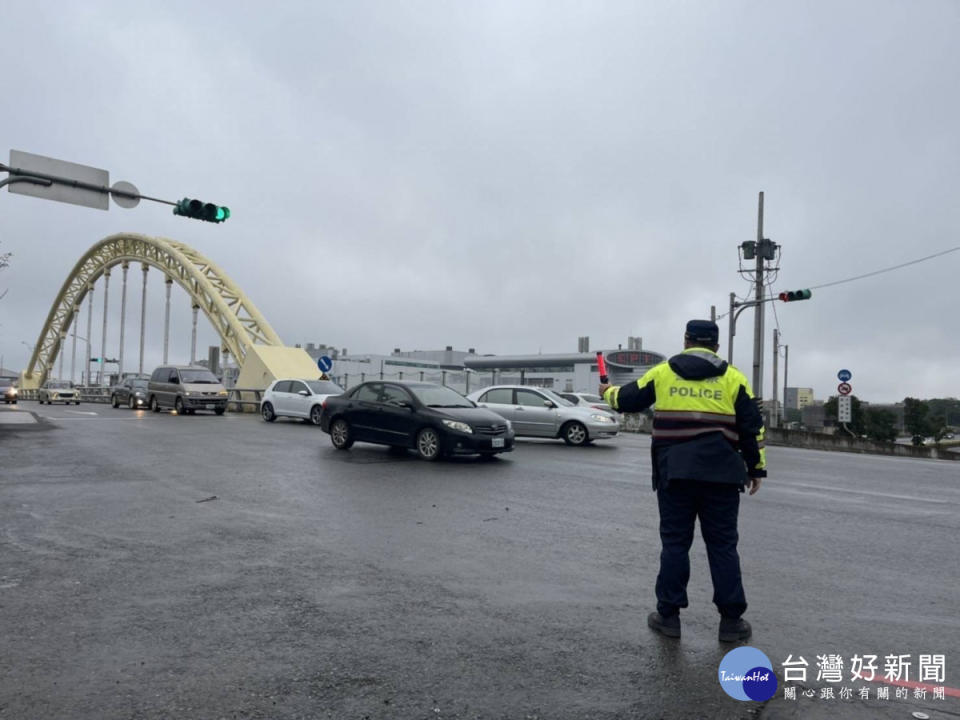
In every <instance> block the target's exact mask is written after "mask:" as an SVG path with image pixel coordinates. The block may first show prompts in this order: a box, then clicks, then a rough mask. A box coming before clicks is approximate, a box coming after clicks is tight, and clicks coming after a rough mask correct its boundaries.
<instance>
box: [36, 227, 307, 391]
mask: <svg viewBox="0 0 960 720" xmlns="http://www.w3.org/2000/svg"><path fill="white" fill-rule="evenodd" d="M137 263H139V264H140V265H141V269H142V272H143V290H142V299H141V303H140V356H139V363H138V371H139V372H140V373H143V372H144V368H143V348H144V329H145V323H146V297H147V273H148V272H149V269H150V268H151V267H153V268H157V269H158V270H160V271H161V272H162V273H163V274H164V276H165V283H166V311H165V320H164V341H163V362H164V363H166V362H168V358H167V354H168V353H167V351H168V345H169V328H170V290H171V287H172V285H173V283H177V284H178V285H179V286H180V287H181V288H183V289H184V290H185V291H186V292H187V294H188V295H189V296H190V299H191V302H192V305H193V338H192V345H191V351H190V358H191V362H193V360H194V358H195V354H196V338H197V314H198V313H199V311H200V310H202V311H203V313H204V315H206V317H207V319H208V320H209V321H210V324H211V325H212V326H213V328H214V329H215V330H216V331H217V332H218V333H219V335H220V339H221V343H222V345H221V347H222V349H223V352H224V354H225V355H226V354H228V353H229V354H230V355H232V356H233V358H234V361H235V362H236V364H237V366H238V367H239V368H240V374H239V376H238V378H237V386H238V387H242V388H249V389H263V388H265V387H266V386H267V385H269V384H270V383H271V382H272V381H273V380H274V379H276V378H277V377H280V376H294V377H313V376H316V375H319V370H318V369H317V366H316V365H315V364H314V362H313V360H312V359H311V358H310V356H309V355H307V353H306V352H305V351H304V350H303V349H301V348H294V347H286V346H284V344H283V343H282V342H281V340H280V337H279V336H278V335H277V333H276V332H275V331H274V329H273V328H272V327H270V323H268V322H267V320H266V318H264V317H263V315H261V314H260V311H259V310H257V308H256V306H255V305H254V304H253V302H252V301H251V300H250V299H249V298H248V297H247V296H246V295H245V294H244V293H243V291H242V290H240V288H239V287H237V285H236V283H234V282H233V280H231V279H230V278H229V277H228V276H227V274H226V273H224V272H223V270H221V269H220V268H219V267H217V266H216V265H215V264H214V263H213V262H211V261H210V260H209V259H207V258H206V257H204V256H203V255H201V254H200V253H198V252H197V251H196V250H194V249H193V248H191V247H189V246H188V245H184V244H183V243H180V242H175V241H173V240H168V239H166V238H157V237H148V236H146V235H138V234H133V233H120V234H117V235H111V236H110V237H107V238H104V239H103V240H101V241H100V242H98V243H96V244H95V245H93V247H91V248H90V249H89V250H87V252H86V253H84V255H83V257H81V258H80V260H79V261H78V262H77V264H76V265H74V267H73V270H71V272H70V275H69V276H68V277H67V279H66V281H65V282H64V283H63V286H62V287H61V288H60V292H59V293H58V294H57V297H56V300H54V302H53V306H52V307H51V308H50V312H49V314H48V315H47V319H46V322H44V324H43V330H41V332H40V337H39V338H38V339H37V343H36V345H35V346H34V350H33V354H32V355H31V357H30V362H29V364H28V365H27V369H26V370H24V372H23V373H22V376H21V378H20V387H21V388H24V389H31V388H38V387H40V385H42V384H43V383H44V382H45V381H46V380H47V378H48V377H49V376H50V375H51V371H52V370H53V367H54V363H55V361H56V360H57V358H58V357H59V360H60V370H59V373H57V375H58V377H61V378H62V377H63V357H64V354H65V353H64V352H63V350H64V347H65V341H66V338H67V337H69V336H72V337H73V357H74V362H75V359H76V340H77V335H78V333H77V329H76V328H77V321H78V319H79V314H80V309H81V306H82V304H83V302H84V300H85V299H88V300H89V302H88V304H87V336H86V338H85V339H86V340H87V348H88V349H87V351H86V365H87V372H86V377H87V378H88V384H89V378H90V377H91V374H90V355H91V352H90V348H91V347H92V340H93V338H92V335H91V333H92V331H93V301H94V296H93V293H94V287H95V283H96V282H97V281H98V280H100V279H101V278H102V279H103V332H102V344H101V355H100V357H101V359H102V358H103V356H104V355H105V354H106V352H107V317H108V315H107V308H108V300H109V290H110V277H111V274H112V273H111V271H112V270H113V269H114V268H115V267H116V266H118V265H119V266H120V268H121V270H122V273H123V278H122V279H123V286H122V301H121V310H120V352H119V356H118V359H117V364H118V365H119V368H118V374H121V373H123V372H124V371H125V370H128V369H127V368H126V367H125V366H124V328H125V324H126V322H125V321H126V306H127V273H128V271H129V269H130V266H131V264H134V265H135V264H137ZM88 296H89V298H88ZM71 326H73V327H74V330H73V332H72V333H70V328H71ZM101 367H102V365H101ZM72 376H73V368H72V367H71V377H72ZM100 378H101V381H102V379H103V373H101V374H100Z"/></svg>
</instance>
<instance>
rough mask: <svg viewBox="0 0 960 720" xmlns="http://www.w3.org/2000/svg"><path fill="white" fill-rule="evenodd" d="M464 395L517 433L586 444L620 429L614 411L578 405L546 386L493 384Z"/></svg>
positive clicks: (611, 434)
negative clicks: (504, 421) (510, 425)
mask: <svg viewBox="0 0 960 720" xmlns="http://www.w3.org/2000/svg"><path fill="white" fill-rule="evenodd" d="M467 397H468V398H469V399H471V400H473V401H474V402H475V403H477V404H478V405H479V406H480V407H485V408H487V409H489V410H493V411H494V412H495V413H497V415H500V416H502V417H504V418H506V419H507V420H509V421H510V422H511V423H512V424H513V429H514V432H516V434H517V435H522V436H527V437H546V438H561V439H563V441H564V442H565V443H567V445H586V444H587V443H590V442H593V441H594V440H604V439H608V438H613V437H616V436H617V434H618V433H619V432H620V420H619V419H618V418H617V417H616V416H615V415H614V414H613V413H610V412H605V411H603V410H597V409H595V408H591V407H578V406H576V405H574V404H573V403H571V402H570V401H569V400H564V399H563V398H562V397H560V396H559V395H557V394H556V393H555V392H553V391H552V390H549V389H547V388H538V387H531V386H529V385H493V386H491V387H486V388H483V389H481V390H477V391H476V392H473V393H470V394H469V395H467Z"/></svg>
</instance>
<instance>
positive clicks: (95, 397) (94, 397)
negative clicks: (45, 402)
mask: <svg viewBox="0 0 960 720" xmlns="http://www.w3.org/2000/svg"><path fill="white" fill-rule="evenodd" d="M73 389H74V390H76V391H77V392H78V393H79V394H80V402H88V403H108V402H110V388H108V387H90V386H79V385H78V386H76V387H74V388H73ZM39 394H40V391H39V390H29V389H28V390H20V391H19V393H18V394H17V396H18V397H19V399H20V400H36V399H37V397H38V396H39Z"/></svg>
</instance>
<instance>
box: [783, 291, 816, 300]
mask: <svg viewBox="0 0 960 720" xmlns="http://www.w3.org/2000/svg"><path fill="white" fill-rule="evenodd" d="M812 294H813V293H811V292H810V291H809V290H789V291H787V292H782V293H780V295H779V296H778V297H779V298H780V299H781V300H783V302H794V301H795V300H809V299H810V296H811V295H812Z"/></svg>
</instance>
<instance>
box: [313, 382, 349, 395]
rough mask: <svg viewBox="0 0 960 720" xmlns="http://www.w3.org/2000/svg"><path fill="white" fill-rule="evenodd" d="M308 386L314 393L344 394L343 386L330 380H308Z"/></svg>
mask: <svg viewBox="0 0 960 720" xmlns="http://www.w3.org/2000/svg"><path fill="white" fill-rule="evenodd" d="M307 387H309V388H310V392H312V393H313V394H314V395H342V394H343V388H342V387H340V386H339V385H337V384H336V383H335V382H331V381H330V380H307Z"/></svg>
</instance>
